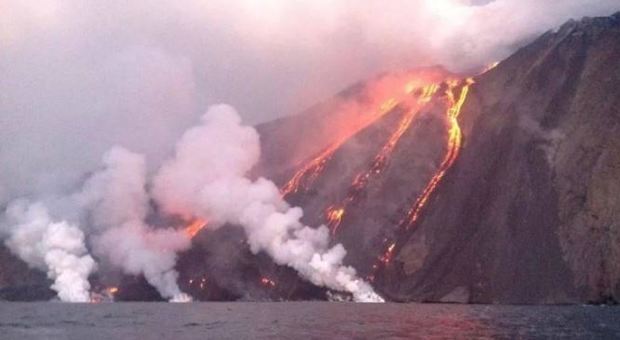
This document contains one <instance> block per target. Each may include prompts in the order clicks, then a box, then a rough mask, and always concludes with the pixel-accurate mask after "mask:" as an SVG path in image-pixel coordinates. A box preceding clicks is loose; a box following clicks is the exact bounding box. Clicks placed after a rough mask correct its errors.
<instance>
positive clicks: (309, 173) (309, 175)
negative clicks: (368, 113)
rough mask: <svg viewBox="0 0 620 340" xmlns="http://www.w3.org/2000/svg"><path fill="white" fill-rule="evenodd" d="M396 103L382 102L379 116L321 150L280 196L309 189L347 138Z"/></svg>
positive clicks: (386, 111)
mask: <svg viewBox="0 0 620 340" xmlns="http://www.w3.org/2000/svg"><path fill="white" fill-rule="evenodd" d="M397 104H398V101H397V100H396V99H395V98H389V99H387V100H386V101H384V102H383V103H382V104H381V106H380V107H379V114H378V115H375V116H374V117H373V118H372V119H368V120H367V121H366V122H364V123H363V124H360V126H359V128H358V129H356V130H354V131H353V132H351V133H349V134H348V135H346V136H345V137H343V138H341V139H339V140H338V141H336V142H335V143H333V144H332V145H330V146H329V147H327V148H326V149H325V150H323V151H322V152H321V153H320V154H319V155H318V156H316V157H314V158H313V159H311V160H310V161H309V162H308V163H306V165H304V167H303V168H301V169H300V170H299V171H297V172H296V173H295V175H293V177H292V178H291V179H290V180H289V181H288V182H286V184H284V186H282V188H281V189H280V192H281V193H282V196H283V197H285V196H287V195H289V194H291V193H296V192H299V191H300V190H302V189H305V188H307V187H309V186H310V185H311V184H312V183H313V182H314V181H315V180H316V179H317V178H318V177H319V175H320V174H321V172H322V171H323V169H324V168H325V165H326V164H327V162H328V161H329V160H330V159H331V157H332V155H333V154H334V152H335V151H336V150H337V149H338V148H340V147H341V146H342V145H343V144H344V143H345V142H346V141H347V140H348V139H349V138H351V137H352V136H353V135H355V134H356V133H357V132H359V131H361V130H362V129H364V128H365V127H367V126H368V125H370V124H371V123H372V122H374V121H375V120H376V119H378V118H379V117H381V116H383V115H384V114H386V113H388V112H390V111H391V110H392V109H393V108H394V107H396V105H397Z"/></svg>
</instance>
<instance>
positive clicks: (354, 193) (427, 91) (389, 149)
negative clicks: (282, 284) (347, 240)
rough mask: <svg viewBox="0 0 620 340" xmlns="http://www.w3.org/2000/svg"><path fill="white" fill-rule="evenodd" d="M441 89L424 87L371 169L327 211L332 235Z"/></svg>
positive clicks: (358, 177) (359, 176)
mask: <svg viewBox="0 0 620 340" xmlns="http://www.w3.org/2000/svg"><path fill="white" fill-rule="evenodd" d="M411 84H414V82H411V83H408V84H407V85H406V88H405V92H407V93H411V92H413V90H414V89H413V88H410V86H411ZM438 88H439V86H438V85H436V84H430V85H426V86H424V87H422V91H421V93H420V97H419V98H418V104H417V105H415V106H414V107H413V108H411V109H410V110H409V111H407V113H406V114H404V115H403V118H402V119H401V121H400V122H399V124H398V126H397V127H396V130H395V131H394V132H393V133H392V134H391V135H390V137H389V138H388V140H387V142H386V143H385V144H384V145H383V147H382V148H381V150H380V151H379V153H378V154H377V155H376V156H375V158H374V160H373V162H372V164H371V166H370V168H369V169H368V170H367V171H365V172H362V173H359V174H357V175H356V176H355V177H354V179H353V183H351V188H350V189H349V191H348V194H347V197H346V198H345V199H344V200H343V202H341V203H340V204H338V205H331V206H330V207H328V208H327V210H326V211H325V217H326V219H327V226H328V227H329V229H330V230H331V232H332V234H335V233H336V232H337V231H338V228H339V227H340V223H341V222H342V218H343V216H344V213H345V210H346V208H347V207H348V206H349V204H351V203H352V202H354V201H355V200H356V199H357V198H358V196H359V195H360V194H361V193H362V192H363V191H364V190H365V189H366V187H367V186H368V183H369V182H370V179H371V178H372V177H373V176H377V175H380V174H381V173H382V172H383V170H384V169H385V167H386V166H387V162H388V160H389V158H390V156H391V155H392V153H393V152H394V148H395V147H396V145H397V144H398V141H400V139H401V137H402V136H403V134H404V133H405V131H407V130H408V129H409V127H410V126H411V123H412V122H413V121H414V119H415V117H416V116H417V114H418V113H419V112H420V110H421V108H422V106H423V105H424V104H425V103H428V102H429V101H430V100H431V98H432V97H433V95H434V94H435V92H436V91H437V89H438Z"/></svg>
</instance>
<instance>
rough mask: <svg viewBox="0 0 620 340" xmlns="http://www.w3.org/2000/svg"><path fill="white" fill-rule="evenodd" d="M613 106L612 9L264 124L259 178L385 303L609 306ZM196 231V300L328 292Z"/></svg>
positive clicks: (615, 266) (223, 233) (185, 271)
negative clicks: (500, 51)
mask: <svg viewBox="0 0 620 340" xmlns="http://www.w3.org/2000/svg"><path fill="white" fill-rule="evenodd" d="M619 107H620V13H618V14H616V15H613V16H610V17H603V18H584V19H582V20H581V21H570V22H568V23H566V24H564V25H563V26H562V27H561V28H559V29H558V30H557V31H551V32H548V33H545V34H544V35H542V36H541V37H539V38H538V39H536V40H535V41H534V42H532V43H531V44H529V45H527V46H525V47H523V48H521V49H519V50H518V51H517V52H516V53H514V54H513V55H512V56H510V57H509V58H507V59H506V60H504V61H502V62H500V63H499V64H498V65H496V66H495V67H493V68H490V69H488V70H484V71H482V72H475V73H473V74H453V73H450V72H448V71H446V70H444V69H442V68H441V67H430V68H422V69H416V70H411V71H408V72H399V73H386V74H382V75H379V76H377V77H376V78H374V79H372V80H369V81H367V82H363V83H358V84H355V85H353V86H351V87H350V88H348V89H346V90H344V91H342V92H341V93H339V94H337V95H336V96H335V97H334V98H332V99H330V100H327V101H325V102H323V103H320V104H318V105H316V106H315V107H313V108H311V109H309V110H307V111H305V112H302V113H300V114H297V115H294V116H290V117H286V118H282V119H279V120H276V121H273V122H269V123H265V124H262V125H259V126H257V130H258V131H259V133H260V136H261V144H262V155H261V161H260V163H259V165H258V166H257V167H256V168H255V169H254V170H253V174H252V175H253V176H254V177H259V176H264V177H267V178H271V179H274V180H275V182H276V183H277V184H278V186H279V187H280V190H281V193H282V195H283V196H284V198H285V199H286V200H287V201H289V202H290V203H291V204H293V205H296V206H300V207H302V208H303V209H304V217H303V222H304V223H306V224H307V225H321V224H324V225H327V226H328V227H329V228H330V232H331V235H332V239H333V242H334V243H342V244H343V245H344V246H345V248H346V249H347V252H348V253H347V257H346V261H347V262H348V264H350V265H352V266H353V267H355V268H356V269H357V271H358V273H359V274H360V275H361V276H362V277H365V278H367V279H368V280H369V281H371V282H372V283H373V286H374V287H375V289H376V290H377V291H378V292H379V293H380V294H381V295H383V296H384V297H386V298H387V299H388V300H392V301H424V302H458V303H518V304H522V303H532V304H538V303H583V302H605V301H617V300H618V299H619V298H620V224H619V223H618V222H617V221H618V218H617V217H618V216H617V215H618V214H620V198H619V196H618V195H617V193H619V192H620V137H619V136H620V134H619V132H620V131H619V129H620V125H619V123H620V122H619V119H620V108H619ZM192 232H193V233H195V234H196V235H195V237H194V238H193V247H192V249H190V250H189V251H187V252H185V253H183V254H181V257H180V259H179V262H178V265H177V268H178V270H179V272H180V279H179V280H180V282H179V284H180V286H181V287H182V288H183V290H184V291H186V292H188V293H189V294H191V295H192V296H193V297H195V298H197V299H199V300H240V299H241V300H303V299H326V298H327V297H328V296H331V297H333V296H334V295H333V294H332V292H328V291H326V290H325V289H323V288H317V287H314V286H313V285H311V284H310V283H308V282H306V281H304V280H302V279H300V278H298V276H297V273H296V272H295V271H293V270H292V269H290V268H287V267H283V266H278V265H276V264H274V263H273V262H272V260H271V259H270V258H269V257H268V256H266V255H263V254H260V253H259V254H258V255H253V254H252V253H251V252H250V251H249V248H248V246H247V245H246V243H245V240H244V235H243V233H242V232H241V230H237V229H235V228H234V226H233V227H231V228H222V229H218V230H215V231H211V230H193V231H192ZM0 268H2V269H1V270H0V296H1V297H3V298H5V299H12V300H15V299H19V300H22V299H43V298H49V297H51V296H53V293H52V292H50V291H49V290H47V289H46V288H42V287H48V286H49V283H47V282H45V278H44V276H43V275H39V274H40V273H37V272H34V271H31V270H27V269H26V267H25V265H23V264H21V263H20V262H19V260H17V259H16V258H14V257H13V256H12V255H10V254H9V252H8V251H6V250H4V249H2V251H1V252H0ZM92 280H93V281H95V286H97V284H98V280H99V279H98V278H97V277H94V278H92ZM118 283H119V291H118V294H117V295H116V299H117V300H153V299H159V297H158V296H157V293H156V292H155V291H154V290H153V289H151V288H149V287H148V285H147V284H146V282H145V281H144V280H143V279H142V278H140V277H122V278H120V279H119V282H118ZM100 285H101V286H102V287H104V286H105V285H106V283H105V282H102V283H100Z"/></svg>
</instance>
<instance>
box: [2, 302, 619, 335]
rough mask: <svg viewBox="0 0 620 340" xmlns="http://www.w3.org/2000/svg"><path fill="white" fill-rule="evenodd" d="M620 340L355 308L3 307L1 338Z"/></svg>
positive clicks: (611, 328) (551, 322)
mask: <svg viewBox="0 0 620 340" xmlns="http://www.w3.org/2000/svg"><path fill="white" fill-rule="evenodd" d="M261 338H265V339H267V338H289V339H349V338H355V339H367V338H371V339H372V338H375V339H401V338H403V339H404V338H424V339H429V338H430V339H444V338H445V339H454V338H457V339H472V338H506V339H515V338H517V339H519V338H520V339H538V338H540V339H545V338H583V339H597V338H610V339H613V338H620V308H616V307H598V306H541V307H532V306H482V305H480V306H462V305H433V304H353V303H321V302H299V303H288V302H287V303H191V304H168V303H108V304H97V305H80V304H62V303H52V302H48V303H0V339H87V340H95V339H141V340H144V339H261Z"/></svg>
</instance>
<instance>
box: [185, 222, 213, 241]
mask: <svg viewBox="0 0 620 340" xmlns="http://www.w3.org/2000/svg"><path fill="white" fill-rule="evenodd" d="M207 223H208V222H207V221H205V220H201V219H195V220H194V221H192V222H191V223H190V224H189V225H188V226H187V227H185V229H184V230H185V233H186V234H187V235H188V236H189V238H194V236H196V235H197V234H198V233H199V232H200V231H201V230H202V229H203V228H204V227H206V226H207Z"/></svg>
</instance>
